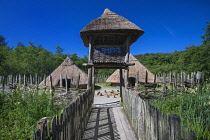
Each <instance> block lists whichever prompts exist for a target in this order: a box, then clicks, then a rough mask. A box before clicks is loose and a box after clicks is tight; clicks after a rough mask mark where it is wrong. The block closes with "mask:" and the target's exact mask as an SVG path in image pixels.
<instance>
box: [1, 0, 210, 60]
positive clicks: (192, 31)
mask: <svg viewBox="0 0 210 140" xmlns="http://www.w3.org/2000/svg"><path fill="white" fill-rule="evenodd" d="M105 8H108V9H110V10H111V11H113V12H115V13H117V14H119V15H121V16H123V17H125V18H127V19H128V20H130V21H131V22H133V23H135V24H136V25H138V26H139V27H140V28H142V29H143V30H144V31H145V33H144V34H143V35H142V36H141V37H140V38H139V39H138V41H137V42H135V43H134V44H133V45H132V46H131V53H132V54H134V55H137V54H145V53H159V52H161V53H171V52H174V51H182V50H185V47H186V46H187V45H190V44H194V45H201V44H202V42H201V41H202V39H201V37H200V36H202V35H203V34H204V31H203V30H202V28H205V27H206V22H207V21H210V0H105V1H100V0H0V13H1V16H0V17H1V18H0V34H2V35H3V36H5V38H6V41H7V42H8V46H10V47H15V46H16V45H17V43H18V42H22V43H23V44H24V45H28V41H30V42H32V41H34V44H35V45H42V47H43V48H45V49H47V50H50V51H52V52H55V47H56V46H58V45H60V46H61V47H62V48H63V49H64V53H70V54H71V53H77V54H78V55H79V56H81V57H82V56H84V55H87V53H88V48H87V47H85V46H84V45H83V43H82V40H81V38H80V30H82V28H83V27H85V26H86V25H87V24H88V23H89V22H90V21H91V20H93V19H96V18H98V17H100V16H101V14H102V13H103V11H104V9H105Z"/></svg>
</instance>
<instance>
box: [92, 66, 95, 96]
mask: <svg viewBox="0 0 210 140" xmlns="http://www.w3.org/2000/svg"><path fill="white" fill-rule="evenodd" d="M92 93H93V95H94V94H95V68H94V67H92Z"/></svg>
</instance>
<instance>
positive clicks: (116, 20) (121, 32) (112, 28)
mask: <svg viewBox="0 0 210 140" xmlns="http://www.w3.org/2000/svg"><path fill="white" fill-rule="evenodd" d="M98 33H99V34H98ZM109 33H111V34H109ZM143 33H144V31H143V30H142V29H141V28H139V27H138V26H137V25H135V24H134V23H132V22H130V21H129V20H128V19H126V18H124V17H122V16H119V15H118V14H116V13H114V12H112V11H110V10H109V9H105V10H104V13H103V14H102V15H101V17H99V18H97V19H95V20H92V21H91V22H90V23H89V24H88V25H87V26H85V27H84V28H83V29H82V30H81V31H80V36H81V38H82V40H83V43H84V45H85V46H86V47H88V46H89V45H88V43H89V37H90V35H93V34H94V38H95V37H96V36H97V37H96V38H103V39H102V40H99V39H94V42H93V45H94V43H95V45H97V44H101V43H102V44H103V41H104V40H107V39H108V42H109V43H110V44H112V45H113V43H116V42H117V44H115V45H118V44H119V43H120V44H123V43H125V42H124V41H126V37H127V35H130V36H131V40H130V44H132V43H134V42H135V41H136V40H137V39H138V38H139V37H140V36H141V35H142V34H143ZM114 34H117V36H115V35H114ZM110 35H111V36H110ZM110 38H111V39H110ZM119 38H120V39H119ZM106 45H107V42H106Z"/></svg>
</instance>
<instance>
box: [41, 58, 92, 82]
mask: <svg viewBox="0 0 210 140" xmlns="http://www.w3.org/2000/svg"><path fill="white" fill-rule="evenodd" d="M50 75H51V77H52V86H57V85H59V84H60V83H59V81H60V75H62V79H65V77H66V76H67V79H71V85H76V83H77V80H78V77H80V80H79V85H86V84H87V81H88V76H87V74H86V73H85V72H84V71H83V70H81V69H80V68H79V67H78V66H77V65H76V64H75V63H74V62H73V61H72V60H71V59H70V58H69V57H67V58H66V59H65V60H64V61H63V63H61V65H60V66H59V67H58V68H56V69H55V70H54V71H53V72H52V73H51V74H50ZM50 75H49V76H48V77H47V78H46V79H44V80H43V81H42V82H41V83H40V84H39V85H40V86H42V85H45V83H46V86H50ZM45 80H46V81H45Z"/></svg>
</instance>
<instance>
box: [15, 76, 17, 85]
mask: <svg viewBox="0 0 210 140" xmlns="http://www.w3.org/2000/svg"><path fill="white" fill-rule="evenodd" d="M15 83H16V84H17V83H18V75H16V77H15Z"/></svg>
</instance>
